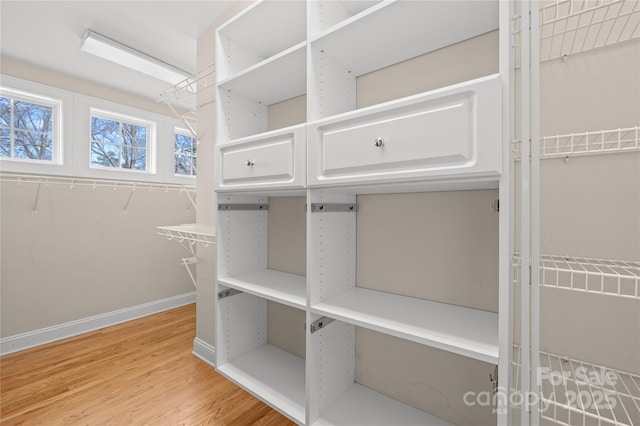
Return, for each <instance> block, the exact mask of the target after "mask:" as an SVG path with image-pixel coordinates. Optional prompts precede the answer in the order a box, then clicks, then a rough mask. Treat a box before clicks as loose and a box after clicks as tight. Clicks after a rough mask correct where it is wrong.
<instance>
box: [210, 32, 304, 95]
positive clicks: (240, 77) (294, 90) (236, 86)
mask: <svg viewBox="0 0 640 426" xmlns="http://www.w3.org/2000/svg"><path fill="white" fill-rule="evenodd" d="M306 57H307V56H306V43H305V42H301V43H298V44H296V45H295V46H293V47H291V48H290V49H287V50H285V51H284V52H281V53H279V54H277V55H274V56H272V57H271V58H269V59H266V60H264V61H262V62H260V63H258V64H256V65H254V66H252V67H250V68H248V69H246V70H244V71H242V72H240V73H238V74H234V75H233V76H231V77H229V78H227V79H225V80H223V81H220V83H219V87H220V88H222V89H224V90H229V91H231V92H234V93H237V94H240V95H242V96H244V97H246V98H249V99H253V100H256V101H259V102H262V103H264V104H267V105H271V104H274V103H277V102H280V101H284V100H286V99H290V98H294V97H296V96H300V95H303V94H304V93H305V92H306V89H307V87H306V69H307V68H306Z"/></svg>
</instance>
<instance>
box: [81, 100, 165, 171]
mask: <svg viewBox="0 0 640 426" xmlns="http://www.w3.org/2000/svg"><path fill="white" fill-rule="evenodd" d="M94 117H97V118H102V119H105V120H113V121H118V122H119V123H120V125H122V124H132V125H135V126H140V127H144V128H146V129H147V144H146V148H145V151H146V168H145V170H138V169H134V168H131V169H129V168H125V167H122V166H119V167H107V166H100V165H96V164H93V161H92V152H93V151H92V146H93V143H94V140H93V138H92V126H93V124H92V121H93V118H94ZM88 128H89V145H88V146H89V158H88V166H89V169H92V170H106V171H108V172H116V173H136V174H142V175H155V174H156V165H157V161H156V157H157V151H156V146H157V145H156V139H157V134H158V130H157V129H158V123H157V122H156V121H154V120H146V119H143V118H139V117H135V116H132V115H129V114H122V113H118V112H115V111H111V110H108V109H103V108H96V107H90V109H89V120H88ZM119 146H120V147H122V146H123V145H122V144H119Z"/></svg>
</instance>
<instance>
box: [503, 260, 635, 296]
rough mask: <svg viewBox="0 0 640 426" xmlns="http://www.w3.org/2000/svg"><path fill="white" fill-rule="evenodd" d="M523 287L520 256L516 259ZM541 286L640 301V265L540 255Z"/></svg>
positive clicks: (632, 262)
mask: <svg viewBox="0 0 640 426" xmlns="http://www.w3.org/2000/svg"><path fill="white" fill-rule="evenodd" d="M514 281H515V283H516V284H519V283H520V256H519V255H516V256H514ZM540 285H541V286H543V287H554V288H560V289H565V290H573V291H580V292H586V293H594V294H603V295H610V296H617V297H624V298H631V299H640V262H635V261H624V260H611V259H592V258H584V257H570V256H560V255H551V254H542V255H540Z"/></svg>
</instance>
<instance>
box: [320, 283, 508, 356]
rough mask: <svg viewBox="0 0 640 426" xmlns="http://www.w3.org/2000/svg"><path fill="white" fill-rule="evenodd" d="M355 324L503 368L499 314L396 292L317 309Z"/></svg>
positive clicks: (357, 291)
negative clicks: (500, 364) (401, 294)
mask: <svg viewBox="0 0 640 426" xmlns="http://www.w3.org/2000/svg"><path fill="white" fill-rule="evenodd" d="M311 310H312V312H314V313H316V314H321V315H328V316H330V317H333V318H337V319H340V320H342V321H345V322H348V323H350V324H355V325H358V326H361V327H365V328H369V329H372V330H375V331H379V332H382V333H387V334H391V335H393V336H396V337H400V338H403V339H407V340H411V341H414V342H417V343H421V344H424V345H428V346H432V347H435V348H438V349H442V350H445V351H449V352H453V353H457V354H459V355H464V356H468V357H470V358H475V359H478V360H481V361H486V362H489V363H493V364H497V363H498V314H496V313H494V312H486V311H481V310H478V309H471V308H465V307H462V306H455V305H448V304H446V303H438V302H433V301H429V300H422V299H417V298H413V297H407V296H400V295H397V294H392V293H385V292H381V291H375V290H369V289H365V288H358V287H356V288H352V289H350V290H348V291H346V292H344V293H342V294H340V295H338V296H335V297H333V298H330V299H329V300H327V301H324V302H321V303H317V304H315V305H313V306H312V307H311Z"/></svg>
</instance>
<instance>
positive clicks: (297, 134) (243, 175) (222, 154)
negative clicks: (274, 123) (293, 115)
mask: <svg viewBox="0 0 640 426" xmlns="http://www.w3.org/2000/svg"><path fill="white" fill-rule="evenodd" d="M305 136H306V128H305V127H304V126H297V127H295V128H289V129H284V130H279V131H274V132H269V133H265V134H262V135H258V136H255V137H250V138H245V139H242V140H239V141H235V142H232V143H229V144H224V145H220V146H218V147H216V156H217V159H216V166H217V168H218V170H217V172H218V180H217V183H216V189H217V190H219V191H220V190H221V191H224V190H233V191H243V190H251V189H256V188H264V189H265V190H268V189H271V188H273V189H281V188H303V187H304V185H305V182H306V175H305V171H306V170H305V160H306V143H305V142H306V137H305Z"/></svg>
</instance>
